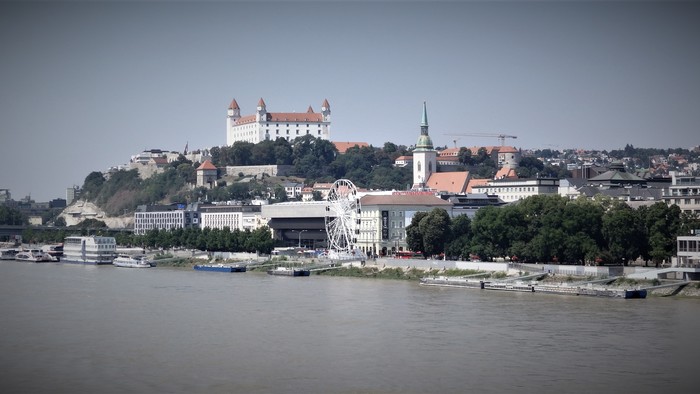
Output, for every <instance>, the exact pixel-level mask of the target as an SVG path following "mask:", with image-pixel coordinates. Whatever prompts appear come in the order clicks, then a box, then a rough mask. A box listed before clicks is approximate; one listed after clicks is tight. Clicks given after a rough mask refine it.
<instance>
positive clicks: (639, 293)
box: [420, 274, 690, 299]
mask: <svg viewBox="0 0 700 394" xmlns="http://www.w3.org/2000/svg"><path fill="white" fill-rule="evenodd" d="M542 276H546V274H545V275H542V274H536V275H528V276H524V277H515V278H509V279H504V280H494V281H489V280H477V279H472V278H466V277H447V276H434V277H425V278H421V280H420V284H421V285H424V286H441V287H466V288H478V289H481V290H495V291H515V292H524V293H543V294H557V295H576V296H591V297H608V298H623V299H631V298H646V296H647V292H648V290H651V289H655V288H660V287H670V286H681V287H682V286H685V285H686V284H687V283H690V282H687V283H673V284H666V285H659V286H651V287H645V288H641V287H640V288H634V289H625V288H615V287H603V286H596V284H598V283H610V282H612V281H614V280H615V278H606V279H597V280H592V281H585V282H577V283H572V284H564V283H559V284H557V283H539V282H538V281H524V280H523V279H532V278H534V277H542Z"/></svg>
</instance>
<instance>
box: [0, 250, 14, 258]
mask: <svg viewBox="0 0 700 394" xmlns="http://www.w3.org/2000/svg"><path fill="white" fill-rule="evenodd" d="M17 252H18V250H17V249H0V260H14V259H15V255H16V254H17Z"/></svg>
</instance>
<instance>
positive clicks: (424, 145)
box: [413, 101, 437, 189]
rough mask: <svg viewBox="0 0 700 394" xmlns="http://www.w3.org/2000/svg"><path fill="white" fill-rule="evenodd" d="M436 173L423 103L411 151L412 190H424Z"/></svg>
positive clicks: (434, 152) (435, 156) (435, 157)
mask: <svg viewBox="0 0 700 394" xmlns="http://www.w3.org/2000/svg"><path fill="white" fill-rule="evenodd" d="M436 171H437V152H436V151H435V149H433V140H431V139H430V135H428V109H427V106H426V103H425V101H424V102H423V116H422V117H421V122H420V136H419V137H418V141H417V142H416V148H415V149H414V150H413V189H425V187H426V186H425V185H426V183H427V182H428V179H429V178H430V175H431V174H433V173H434V172H436Z"/></svg>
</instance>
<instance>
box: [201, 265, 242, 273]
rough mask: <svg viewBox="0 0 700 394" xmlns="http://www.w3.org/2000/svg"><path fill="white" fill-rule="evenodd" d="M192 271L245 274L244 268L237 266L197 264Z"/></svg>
mask: <svg viewBox="0 0 700 394" xmlns="http://www.w3.org/2000/svg"><path fill="white" fill-rule="evenodd" d="M194 269H195V271H213V272H246V266H245V265H239V264H235V265H230V264H197V265H195V266H194Z"/></svg>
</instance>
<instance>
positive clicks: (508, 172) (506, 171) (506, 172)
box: [494, 167, 518, 179]
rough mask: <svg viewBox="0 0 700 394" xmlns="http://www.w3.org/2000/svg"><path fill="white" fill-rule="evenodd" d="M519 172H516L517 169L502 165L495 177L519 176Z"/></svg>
mask: <svg viewBox="0 0 700 394" xmlns="http://www.w3.org/2000/svg"><path fill="white" fill-rule="evenodd" d="M517 177H518V174H516V173H515V169H513V168H509V167H501V169H500V170H498V172H497V173H496V176H494V179H504V178H509V179H511V178H517Z"/></svg>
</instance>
